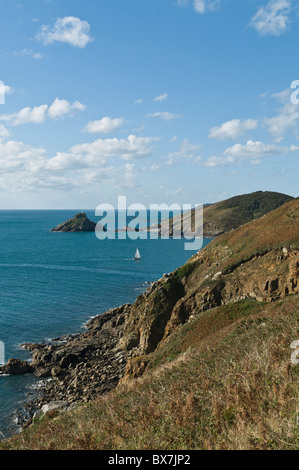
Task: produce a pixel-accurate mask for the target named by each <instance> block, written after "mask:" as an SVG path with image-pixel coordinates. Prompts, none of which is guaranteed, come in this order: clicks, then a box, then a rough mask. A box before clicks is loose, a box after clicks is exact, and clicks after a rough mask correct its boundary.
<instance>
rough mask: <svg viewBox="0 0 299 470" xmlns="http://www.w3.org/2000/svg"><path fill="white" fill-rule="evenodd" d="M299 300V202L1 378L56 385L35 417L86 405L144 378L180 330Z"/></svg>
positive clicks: (220, 241) (46, 391)
mask: <svg viewBox="0 0 299 470" xmlns="http://www.w3.org/2000/svg"><path fill="white" fill-rule="evenodd" d="M298 293H299V199H294V200H293V201H290V202H288V203H286V204H284V205H283V206H281V207H280V208H278V209H276V210H274V211H272V212H270V213H269V214H267V215H266V216H264V217H262V218H260V219H258V220H255V221H252V222H248V223H247V224H245V225H243V226H241V227H239V228H238V229H235V230H233V231H231V232H229V233H228V234H223V235H220V236H219V237H217V238H216V239H215V240H214V241H213V242H211V243H210V244H209V245H208V246H206V247H205V248H204V249H203V250H201V251H199V252H198V253H197V254H196V255H194V256H193V257H192V258H191V259H190V260H189V261H188V262H187V263H186V264H185V265H184V266H182V267H180V268H179V269H177V270H176V271H174V272H173V273H171V274H167V275H164V277H163V278H162V279H160V280H158V281H157V282H155V283H154V284H153V285H151V287H150V288H149V289H148V290H147V291H146V292H145V293H144V294H143V295H141V296H139V297H138V298H137V300H136V301H135V303H134V304H133V305H124V306H122V307H119V308H117V309H113V310H110V311H109V312H106V313H105V314H102V315H100V316H98V317H96V318H94V319H92V320H91V321H90V322H89V323H88V324H87V331H86V332H85V333H83V334H78V335H75V336H70V337H62V338H57V339H56V340H53V341H52V342H51V343H50V344H44V343H42V344H26V345H23V347H25V348H26V349H28V350H30V351H31V352H32V363H31V364H30V367H28V365H27V363H23V364H22V363H20V361H15V360H12V361H10V362H9V363H8V364H7V365H6V366H4V367H3V368H2V372H3V373H10V374H19V373H27V372H33V373H35V375H37V376H38V377H41V378H48V377H51V381H50V382H49V381H47V382H45V383H44V386H43V387H42V388H41V398H40V399H39V400H38V401H35V402H34V403H32V404H31V405H32V409H37V408H38V407H40V406H42V405H44V404H47V403H49V402H52V401H57V400H60V401H63V402H64V403H68V404H74V403H80V402H86V401H90V400H92V399H94V398H95V397H96V396H98V395H101V394H104V393H106V392H108V391H110V390H112V389H113V388H115V387H116V386H117V385H118V384H119V382H120V381H121V382H123V383H126V381H127V380H128V379H129V378H131V377H140V376H141V375H143V374H144V372H145V371H146V370H148V367H149V365H150V364H151V361H153V358H154V357H156V356H157V354H159V351H160V350H162V349H163V348H165V345H167V343H168V341H169V340H170V339H171V338H173V335H175V334H177V331H179V330H180V328H181V327H182V326H183V325H185V324H188V323H189V322H190V321H191V320H192V319H193V318H200V316H201V315H203V314H204V312H207V311H211V310H213V309H215V308H217V307H218V308H219V307H221V306H226V305H227V306H230V305H231V306H233V305H238V302H242V301H243V300H246V299H247V300H249V301H251V302H256V303H260V304H261V305H262V304H263V303H275V302H277V301H278V300H282V299H284V298H285V297H287V296H290V295H291V294H298Z"/></svg>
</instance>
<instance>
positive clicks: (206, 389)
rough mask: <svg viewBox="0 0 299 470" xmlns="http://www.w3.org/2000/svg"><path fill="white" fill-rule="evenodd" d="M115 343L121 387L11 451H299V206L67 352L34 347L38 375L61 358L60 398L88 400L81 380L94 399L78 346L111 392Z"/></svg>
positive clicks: (266, 221) (34, 430) (46, 418)
mask: <svg viewBox="0 0 299 470" xmlns="http://www.w3.org/2000/svg"><path fill="white" fill-rule="evenodd" d="M113 331H115V332H117V336H118V338H116V335H115V334H114V335H113V334H112V335H111V334H110V333H111V332H113ZM108 334H109V335H110V336H109V338H111V339H109V341H111V348H112V349H111V351H110V352H109V354H111V355H112V356H113V361H114V360H117V361H118V360H119V359H121V361H122V362H121V364H122V365H121V368H118V369H117V372H119V371H121V378H120V380H116V381H115V384H114V385H115V387H110V391H109V393H104V394H100V393H99V394H98V395H97V396H95V397H93V398H92V399H90V400H88V401H87V402H86V403H80V400H79V399H78V400H75V401H74V402H73V404H74V405H75V407H72V409H69V411H66V412H61V410H53V411H50V412H48V413H42V414H39V415H37V416H36V417H35V419H33V421H32V423H31V425H30V426H28V427H27V428H26V429H24V430H23V432H22V433H21V434H20V435H18V436H15V437H13V438H11V439H10V440H7V441H3V442H2V443H1V445H0V448H2V449H47V450H50V449H88V450H93V449H108V450H112V449H113V450H115V449H130V450H131V449H136V450H137V449H138V450H142V449H144V450H145V449H161V450H176V449H208V450H210V449H216V450H220V449H230V450H232V449H243V450H245V449H252V450H256V449H260V450H261V449H263V450H286V449H288V450H294V449H298V448H299V432H298V416H299V414H298V413H299V408H298V392H299V387H298V383H299V381H298V379H299V369H298V366H297V365H296V364H294V363H293V362H292V361H291V353H292V350H291V345H292V344H294V342H296V341H298V340H299V199H293V200H290V201H289V202H286V203H285V204H284V205H282V206H280V207H278V208H277V209H275V210H274V211H271V212H269V213H268V214H266V215H265V216H263V217H261V218H259V219H257V220H252V221H251V222H246V223H245V224H243V225H242V226H240V227H239V228H237V229H235V230H233V231H230V232H229V233H225V234H222V235H219V236H218V237H217V238H216V239H215V240H214V241H213V242H211V243H210V244H209V245H208V246H206V247H205V248H204V249H202V250H201V251H200V252H198V253H197V254H196V255H194V256H193V257H192V258H191V259H190V260H189V261H188V262H187V263H186V264H185V265H184V266H182V267H181V268H179V269H177V270H176V271H174V272H173V273H171V274H167V275H165V276H163V278H161V279H160V280H158V281H157V282H155V283H154V284H153V285H152V286H151V287H149V289H148V290H147V291H146V292H145V293H144V294H143V295H141V296H139V297H138V298H137V300H136V302H135V303H134V304H133V305H126V306H123V307H122V308H120V309H115V310H113V311H110V312H107V313H106V317H105V316H99V317H96V318H95V319H93V320H92V322H91V324H90V325H89V326H88V332H87V333H85V334H84V335H85V336H84V335H83V336H80V337H76V338H75V339H72V340H70V341H69V343H66V345H64V346H63V349H59V347H57V348H54V349H53V351H51V352H50V354H49V351H46V352H47V354H44V352H42V355H41V356H39V351H40V350H39V349H38V348H39V346H38V345H35V346H34V345H33V347H32V349H33V354H35V356H34V357H35V358H36V359H38V358H39V360H40V361H41V362H42V364H41V363H37V365H38V366H40V365H43V366H45V367H47V368H48V370H49V371H50V370H51V368H55V367H56V366H57V364H56V362H55V361H56V358H59V360H60V361H61V362H60V367H61V366H62V365H64V366H63V367H61V369H63V370H62V371H61V373H60V374H59V377H57V378H55V376H54V377H53V383H52V385H50V387H52V391H53V390H55V393H54V395H55V394H56V395H55V396H56V397H57V396H58V395H59V394H60V393H62V395H59V399H63V398H65V400H67V399H68V397H69V398H70V399H71V400H72V397H73V395H72V393H75V392H77V391H78V390H79V391H80V388H79V389H78V390H77V391H76V390H74V391H73V392H71V393H70V394H69V395H67V393H68V391H69V389H68V388H67V386H66V385H70V382H69V380H70V377H71V378H72V381H74V382H75V381H76V379H77V383H79V385H78V386H79V387H82V383H81V382H80V380H81V377H84V374H85V378H86V384H85V386H86V387H88V382H87V381H88V377H90V375H89V369H88V367H89V365H88V362H87V361H85V362H84V360H81V363H80V362H78V361H77V359H76V360H74V361H73V362H72V361H68V360H67V359H66V358H65V357H63V356H61V353H65V351H68V353H69V354H71V353H73V352H74V351H73V346H74V345H77V346H80V348H79V349H80V353H81V352H82V350H84V351H88V353H89V352H90V351H92V352H93V354H92V368H91V369H90V370H91V371H92V381H90V382H92V383H93V382H94V383H96V382H97V380H98V381H99V382H100V380H102V375H103V373H104V368H105V367H108V366H111V365H110V363H109V360H110V356H109V355H108V356H106V357H107V358H108V359H107V361H108V362H107V361H106V362H105V366H103V371H102V372H101V371H100V370H97V364H98V362H100V361H102V359H103V358H102V353H103V352H104V345H103V338H105V335H108ZM107 337H108V336H107ZM72 341H73V343H72ZM84 341H87V343H86V344H85V343H84ZM82 346H84V347H83V348H82ZM86 346H88V348H87V349H86ZM60 348H61V347H60ZM34 350H35V353H34ZM80 357H81V356H80ZM124 361H125V362H124ZM111 364H112V367H114V365H113V364H114V362H113V363H111ZM33 365H34V363H33ZM83 371H84V373H83ZM80 374H81V375H80ZM52 376H53V374H52ZM97 377H98V379H97ZM110 379H111V377H110ZM101 384H102V385H103V387H104V388H105V383H101ZM102 385H101V386H102ZM73 387H75V385H74V384H73ZM75 388H76V387H75ZM99 388H100V386H99ZM63 394H65V395H63ZM54 398H55V397H54ZM79 398H80V393H79Z"/></svg>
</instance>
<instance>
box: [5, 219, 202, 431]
mask: <svg viewBox="0 0 299 470" xmlns="http://www.w3.org/2000/svg"><path fill="white" fill-rule="evenodd" d="M77 212H80V211H79V210H77V211H75V210H60V211H0V341H1V342H2V343H4V345H5V360H6V361H7V360H8V359H9V358H12V357H13V358H20V359H24V360H27V359H29V358H30V356H29V354H28V352H26V351H24V350H22V349H21V348H20V347H19V345H20V344H22V343H25V342H42V341H50V340H51V339H53V338H57V337H59V336H61V335H64V334H74V333H78V332H82V331H84V324H85V323H86V322H87V321H88V320H89V319H90V318H91V317H93V316H95V315H100V314H101V313H103V312H105V311H107V310H108V309H110V308H113V307H117V306H119V305H122V304H124V303H128V302H130V303H131V302H134V300H135V299H136V298H137V297H138V295H140V294H142V293H143V292H144V291H145V289H146V288H147V287H148V283H149V282H152V281H155V280H157V279H159V278H160V277H162V276H163V274H164V273H168V272H171V271H173V270H174V269H176V268H177V267H179V266H181V265H182V264H184V263H185V262H186V261H187V260H188V259H189V258H190V257H191V256H192V255H193V254H194V252H193V251H186V250H185V249H184V244H185V242H186V240H184V239H181V240H173V239H169V240H168V239H161V238H160V239H157V240H151V239H149V237H148V239H146V240H140V239H139V240H131V239H129V238H127V239H125V240H118V239H115V240H109V239H106V240H99V239H98V238H97V237H96V235H95V233H55V232H51V228H53V227H55V226H56V225H58V224H60V223H62V222H64V221H65V220H67V219H69V218H71V217H73V216H74V214H76V213H77ZM85 212H86V214H87V216H88V217H89V218H90V219H91V220H94V221H95V222H96V221H97V220H98V218H97V217H95V212H94V211H85ZM145 223H147V221H146V222H145ZM209 241H210V240H209V239H204V245H206V244H207V243H209ZM137 248H138V249H139V251H140V253H141V257H142V259H141V261H133V257H134V255H135V252H136V249H137ZM0 360H1V358H0ZM39 384H40V381H39V380H38V379H37V378H35V377H34V376H32V375H25V376H0V439H1V438H4V437H9V436H11V435H12V434H14V433H16V432H18V431H19V422H18V415H19V414H20V413H22V410H23V409H24V403H25V402H26V401H28V399H30V398H31V397H33V396H34V394H35V393H36V390H37V389H38V387H39Z"/></svg>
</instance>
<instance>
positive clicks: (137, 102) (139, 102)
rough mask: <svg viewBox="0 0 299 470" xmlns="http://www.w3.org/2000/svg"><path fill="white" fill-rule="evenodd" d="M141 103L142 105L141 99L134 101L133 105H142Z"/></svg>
mask: <svg viewBox="0 0 299 470" xmlns="http://www.w3.org/2000/svg"><path fill="white" fill-rule="evenodd" d="M142 103H143V100H142V99H141V98H140V99H139V100H135V101H134V104H142Z"/></svg>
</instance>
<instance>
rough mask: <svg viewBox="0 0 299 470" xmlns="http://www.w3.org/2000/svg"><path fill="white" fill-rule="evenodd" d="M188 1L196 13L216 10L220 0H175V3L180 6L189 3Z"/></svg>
mask: <svg viewBox="0 0 299 470" xmlns="http://www.w3.org/2000/svg"><path fill="white" fill-rule="evenodd" d="M190 1H191V4H192V7H193V10H194V11H195V12H196V13H200V14H204V13H207V12H208V11H214V10H217V9H218V8H219V7H220V5H221V1H222V0H177V4H178V5H179V6H181V7H186V6H188V5H189V4H190Z"/></svg>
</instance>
